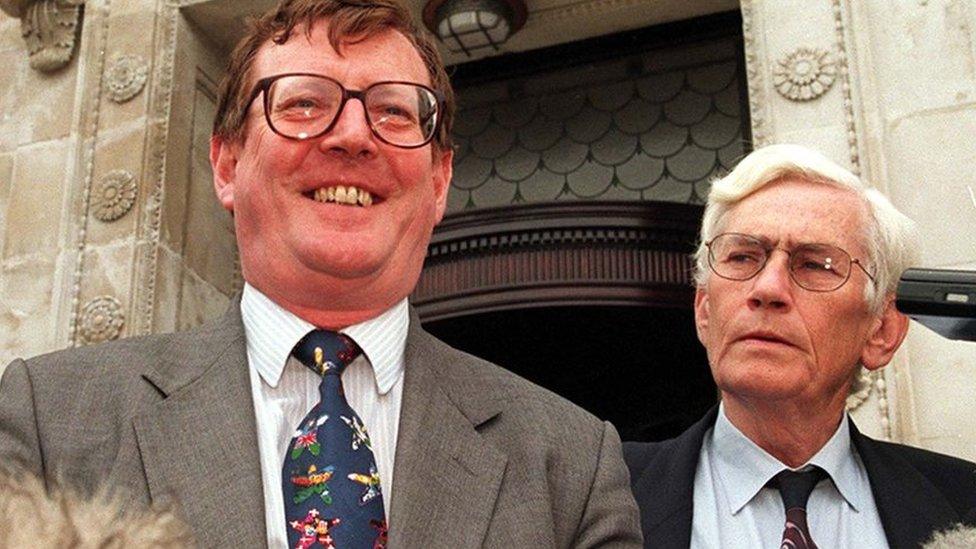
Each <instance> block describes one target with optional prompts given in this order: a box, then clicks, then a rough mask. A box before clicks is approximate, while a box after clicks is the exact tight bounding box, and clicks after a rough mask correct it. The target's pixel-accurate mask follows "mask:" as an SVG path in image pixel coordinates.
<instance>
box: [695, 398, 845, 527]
mask: <svg viewBox="0 0 976 549" xmlns="http://www.w3.org/2000/svg"><path fill="white" fill-rule="evenodd" d="M849 421H850V419H849V418H848V416H847V414H845V415H844V418H843V420H842V421H841V422H840V425H839V426H838V427H837V430H836V431H835V432H834V434H833V436H832V437H830V440H828V441H827V444H825V445H824V447H823V448H821V449H820V451H818V452H817V453H816V454H814V456H813V457H812V458H810V461H808V462H807V463H805V464H804V465H803V466H801V467H799V468H798V469H796V470H801V469H804V468H806V467H808V466H810V465H816V466H818V467H820V468H821V469H823V470H824V471H826V472H827V475H829V476H830V478H831V480H833V482H834V485H835V486H836V487H837V491H838V492H840V494H841V496H842V497H843V498H844V499H845V500H846V501H847V503H848V504H849V505H850V506H851V507H853V508H854V510H855V511H856V510H857V509H858V508H859V507H860V504H861V496H862V495H861V493H860V491H859V490H858V486H859V484H858V483H857V479H858V469H857V455H856V454H855V453H854V447H853V446H852V445H851V435H850V425H849ZM712 436H713V440H714V443H713V448H714V451H715V459H716V460H717V462H718V467H719V468H720V469H719V470H721V471H723V478H724V482H723V484H725V486H726V490H725V493H726V494H727V497H728V504H729V508H730V509H732V514H737V513H738V512H739V511H741V510H742V508H743V507H745V505H746V504H747V503H749V501H751V500H752V498H754V497H755V496H756V494H758V493H759V491H760V490H761V489H762V488H763V487H764V486H765V485H766V483H767V482H769V479H771V478H773V476H774V475H776V473H779V472H780V471H782V470H783V469H789V467H787V466H786V465H785V464H784V463H782V462H781V461H779V460H778V459H776V458H775V457H773V456H772V455H770V454H769V453H767V452H766V451H765V450H763V449H762V448H760V447H759V446H758V445H756V443H755V442H753V441H752V440H750V439H749V438H748V437H747V436H745V435H744V434H743V433H742V431H740V430H739V429H738V428H737V427H736V426H735V425H733V424H732V422H731V421H729V419H728V417H727V416H726V415H725V407H724V405H721V404H720V405H719V414H718V418H717V419H716V420H715V427H714V429H713V435H712Z"/></svg>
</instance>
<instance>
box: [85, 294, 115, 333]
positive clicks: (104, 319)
mask: <svg viewBox="0 0 976 549" xmlns="http://www.w3.org/2000/svg"><path fill="white" fill-rule="evenodd" d="M124 323H125V315H124V314H123V313H122V304H121V303H119V300H117V299H115V298H114V297H111V296H107V295H103V296H99V297H96V298H95V299H92V300H91V301H89V302H88V303H86V304H85V306H84V308H83V309H82V311H81V324H80V330H81V340H82V341H83V342H84V343H100V342H102V341H109V340H112V339H118V337H119V334H121V333H122V325H123V324H124Z"/></svg>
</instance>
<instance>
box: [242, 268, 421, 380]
mask: <svg viewBox="0 0 976 549" xmlns="http://www.w3.org/2000/svg"><path fill="white" fill-rule="evenodd" d="M241 319H242V320H243V322H244V334H245V337H246V339H247V355H248V358H249V359H250V361H251V367H252V368H254V369H255V370H256V371H257V372H258V374H259V375H260V376H261V379H263V380H264V382H265V383H267V384H268V385H270V386H271V387H277V386H278V382H279V381H280V380H281V373H282V371H284V368H285V364H286V363H287V361H288V357H289V356H290V355H291V350H292V349H293V348H294V347H295V345H296V344H297V343H298V342H299V340H301V339H302V338H303V337H305V334H307V333H308V332H309V331H311V330H314V329H315V328H316V327H315V326H314V325H313V324H311V323H309V322H307V321H305V320H303V319H301V318H299V317H298V316H296V315H295V314H293V313H292V312H290V311H288V310H286V309H285V308H283V307H282V306H280V305H278V304H277V303H275V302H274V301H272V300H271V298H269V297H268V296H266V295H264V294H263V293H261V292H260V291H259V290H257V289H256V288H254V286H251V285H250V284H248V283H246V282H245V283H244V292H243V294H242V295H241ZM409 322H410V314H409V310H408V307H407V300H406V299H403V300H401V301H400V302H399V303H397V304H396V305H394V306H393V307H390V308H389V309H387V310H386V311H384V312H383V313H382V314H380V315H379V316H377V317H375V318H371V319H369V320H366V321H364V322H360V323H359V324H353V325H352V326H348V327H346V328H343V329H342V330H339V332H340V333H343V334H346V335H347V336H349V337H351V338H352V340H353V341H355V342H356V344H358V345H359V348H360V349H362V350H363V354H364V355H366V359H367V360H368V361H369V363H370V365H372V367H373V375H374V376H376V387H377V389H378V390H379V392H380V394H381V395H385V394H386V393H388V392H389V391H390V389H392V388H393V385H395V384H396V382H397V380H398V379H399V378H400V376H401V375H402V374H403V364H404V352H405V349H406V341H407V327H408V325H409Z"/></svg>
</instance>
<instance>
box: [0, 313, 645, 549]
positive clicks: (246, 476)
mask: <svg viewBox="0 0 976 549" xmlns="http://www.w3.org/2000/svg"><path fill="white" fill-rule="evenodd" d="M248 375H249V374H248V367H247V352H246V346H245V341H244V328H243V325H242V323H241V318H240V312H239V306H238V304H237V303H236V302H235V303H234V305H232V306H231V308H230V309H229V310H228V312H227V314H226V315H225V316H224V317H223V318H222V319H219V320H218V321H215V322H212V323H209V324H206V325H204V326H202V327H200V328H198V329H196V330H193V331H188V332H182V333H175V334H165V335H154V336H148V337H142V338H133V339H127V340H122V341H117V342H113V343H109V344H105V345H98V346H93V347H87V348H80V349H71V350H67V351H61V352H57V353H52V354H49V355H45V356H41V357H37V358H33V359H30V360H28V361H22V360H17V361H15V362H13V363H12V364H10V365H9V366H8V368H7V370H6V371H5V373H4V375H3V380H2V383H0V461H5V462H9V461H11V460H15V461H17V462H20V463H23V464H26V465H27V466H28V467H29V468H30V469H32V470H33V471H34V472H36V473H37V474H41V475H44V476H46V477H47V478H57V479H60V481H61V482H63V483H66V484H70V485H74V486H78V487H80V488H81V489H83V490H85V491H90V490H94V489H95V488H97V487H98V486H101V485H104V484H106V483H107V484H108V485H109V486H113V487H119V488H121V489H122V490H123V492H124V494H125V497H126V498H127V501H128V502H129V504H130V505H140V506H141V505H146V504H150V503H168V502H172V501H175V502H176V503H177V504H178V505H179V508H180V511H181V514H182V516H183V517H184V519H185V520H186V521H187V522H188V523H189V524H190V526H191V527H192V528H193V530H194V532H195V533H196V536H197V539H198V541H199V542H200V543H201V545H204V546H210V545H213V544H215V543H223V542H224V541H218V540H228V539H229V538H228V537H227V536H228V535H231V536H232V538H233V540H234V544H235V545H237V546H240V547H259V546H263V545H264V544H265V543H266V542H265V539H266V538H265V525H264V509H263V508H264V499H263V492H262V486H261V471H260V466H259V460H258V451H257V438H256V434H255V422H254V407H253V403H252V400H251V393H250V385H249V377H248ZM404 375H405V378H404V388H403V404H402V406H403V407H402V411H401V418H400V428H399V438H398V442H397V452H396V464H395V473H394V479H395V480H394V486H393V490H392V501H388V502H387V505H390V506H391V507H390V538H389V547H390V548H393V549H396V548H417V547H450V548H462V547H463V548H468V547H504V548H513V547H531V548H536V547H594V546H607V547H639V546H640V533H639V530H640V528H639V525H638V516H637V508H636V505H635V503H634V500H633V498H632V496H631V494H630V490H629V488H628V474H627V470H626V466H625V465H624V462H623V459H622V455H621V448H620V441H619V438H618V436H617V433H616V431H615V430H614V429H613V427H612V426H610V425H609V424H607V423H601V422H600V421H599V420H597V419H596V418H594V417H593V416H591V415H589V414H587V413H586V412H584V411H582V410H581V409H579V408H577V407H575V406H573V405H572V404H570V403H568V402H567V401H565V400H564V399H562V398H560V397H558V396H556V395H554V394H552V393H550V392H548V391H546V390H544V389H541V388H539V387H536V386H534V385H532V384H530V383H529V382H527V381H525V380H523V379H521V378H519V377H517V376H515V375H513V374H511V373H509V372H506V371H505V370H503V369H501V368H499V367H497V366H495V365H492V364H490V363H487V362H485V361H482V360H479V359H477V358H474V357H472V356H470V355H466V354H464V353H462V352H460V351H457V350H455V349H452V348H450V347H448V346H447V345H445V344H443V343H442V342H440V341H438V340H437V339H435V338H434V337H433V336H431V335H430V334H428V333H426V332H424V331H423V330H422V329H421V328H420V327H419V322H418V321H417V319H416V317H414V318H412V319H411V325H410V332H409V335H408V337H407V347H406V369H405V374H404Z"/></svg>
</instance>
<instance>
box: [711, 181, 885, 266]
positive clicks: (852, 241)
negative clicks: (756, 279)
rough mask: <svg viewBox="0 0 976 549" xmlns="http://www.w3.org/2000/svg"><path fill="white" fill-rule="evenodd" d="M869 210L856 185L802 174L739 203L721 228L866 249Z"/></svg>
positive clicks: (787, 240) (788, 240) (781, 240)
mask: <svg viewBox="0 0 976 549" xmlns="http://www.w3.org/2000/svg"><path fill="white" fill-rule="evenodd" d="M867 215H868V210H867V206H866V205H865V203H864V201H863V200H862V199H861V197H860V196H858V195H857V194H856V193H855V192H854V191H853V190H850V189H845V188H840V187H835V186H832V185H828V184H824V183H815V182H810V181H805V180H802V179H785V180H783V181H779V182H776V183H772V184H770V185H767V186H765V187H763V188H762V189H760V190H759V191H756V192H755V193H753V194H751V195H749V196H748V197H746V198H745V199H743V200H742V201H740V202H738V203H736V204H735V205H734V206H733V207H732V208H731V209H730V210H729V212H728V214H727V215H726V218H725V222H724V223H723V225H724V226H723V227H722V231H727V232H740V233H747V234H753V235H756V236H762V237H765V238H767V239H769V240H770V241H772V242H775V243H780V244H781V245H783V244H795V243H804V242H820V243H826V244H834V245H836V246H840V247H842V248H845V249H847V250H849V251H852V252H853V251H855V250H857V251H863V249H864V228H865V223H866V221H867Z"/></svg>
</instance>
